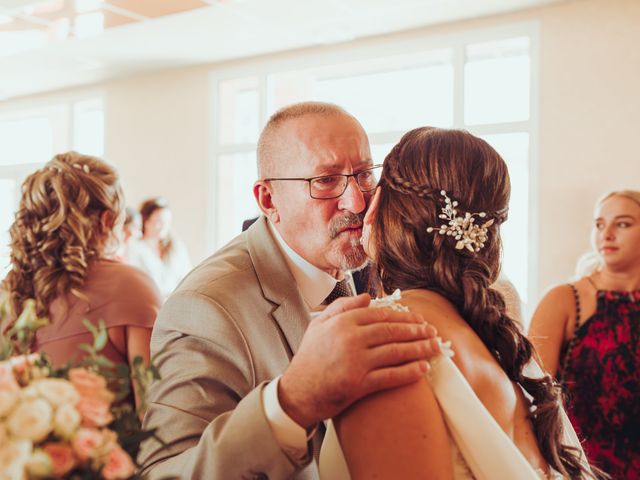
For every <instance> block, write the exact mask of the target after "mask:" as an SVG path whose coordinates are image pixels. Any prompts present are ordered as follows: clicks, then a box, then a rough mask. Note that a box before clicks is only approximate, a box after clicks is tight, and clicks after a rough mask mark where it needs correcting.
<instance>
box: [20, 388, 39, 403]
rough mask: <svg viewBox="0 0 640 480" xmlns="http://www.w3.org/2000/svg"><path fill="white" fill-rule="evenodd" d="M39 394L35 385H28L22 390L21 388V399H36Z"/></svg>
mask: <svg viewBox="0 0 640 480" xmlns="http://www.w3.org/2000/svg"><path fill="white" fill-rule="evenodd" d="M39 396H40V393H38V389H37V388H36V387H34V386H33V385H27V386H26V387H24V388H23V389H22V390H20V400H21V401H23V402H24V401H26V400H35V399H36V398H38V397H39Z"/></svg>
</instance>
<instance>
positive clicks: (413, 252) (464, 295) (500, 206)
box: [338, 127, 584, 479]
mask: <svg viewBox="0 0 640 480" xmlns="http://www.w3.org/2000/svg"><path fill="white" fill-rule="evenodd" d="M510 193H511V187H510V183H509V173H508V169H507V165H506V163H505V162H504V160H503V159H502V158H501V157H500V155H499V154H498V153H497V152H496V151H495V150H494V149H493V148H492V147H491V146H490V145H489V144H488V143H487V142H485V141H484V140H482V139H480V138H478V137H475V136H473V135H471V134H470V133H468V132H466V131H462V130H444V129H437V128H430V127H424V128H418V129H415V130H412V131H410V132H408V133H407V134H405V135H404V136H403V137H402V139H401V140H400V142H399V143H398V144H397V145H395V146H394V148H393V149H392V150H391V152H390V153H389V154H388V155H387V157H386V158H385V161H384V165H383V169H382V175H381V178H380V181H379V184H378V189H377V190H376V193H375V195H374V197H373V199H372V200H371V202H370V204H369V209H368V211H367V214H366V216H365V218H364V227H363V236H362V243H363V246H364V248H365V251H366V252H367V254H368V255H369V257H370V258H371V259H372V260H373V268H372V271H373V278H374V279H375V281H376V285H377V286H378V287H379V290H380V291H381V292H393V291H395V290H396V289H399V290H401V291H403V292H404V294H403V302H406V303H407V305H408V306H409V307H410V308H411V309H412V310H414V311H417V312H419V313H421V314H422V315H423V316H424V318H425V320H426V321H427V322H429V323H431V324H433V325H434V326H435V327H436V328H437V329H438V331H439V334H440V335H441V336H442V337H443V338H444V339H445V340H451V341H452V347H453V349H454V351H455V353H456V355H455V356H454V358H453V361H454V362H455V363H456V364H457V365H458V367H459V370H460V371H461V372H462V375H463V376H464V377H466V380H467V382H465V381H464V379H462V378H459V377H460V372H458V371H457V370H458V369H456V368H455V366H454V365H451V364H450V362H449V364H450V366H451V370H450V372H449V373H450V374H451V375H453V376H455V377H456V378H458V379H459V380H460V382H458V384H461V385H462V387H461V388H462V389H463V390H464V389H466V390H468V388H466V384H467V383H468V384H469V385H470V386H471V388H472V390H473V391H474V392H475V394H476V396H477V397H479V399H480V400H481V402H482V403H483V404H484V407H483V406H482V405H479V408H477V409H476V406H478V405H477V402H475V404H474V407H473V408H474V412H476V413H477V414H478V415H480V416H482V418H483V419H484V420H487V421H486V422H485V423H484V425H485V426H486V427H487V428H489V429H491V430H492V431H494V433H496V435H497V436H498V437H500V438H503V439H504V440H506V442H507V443H508V445H509V449H511V450H512V451H513V452H515V454H516V455H517V451H516V449H515V448H514V445H515V446H516V447H517V449H519V450H520V452H522V454H523V457H524V460H523V459H522V458H521V457H520V456H518V457H519V458H520V459H521V460H522V465H523V468H524V469H528V466H527V465H526V463H527V462H528V463H529V464H530V465H532V466H533V467H534V468H540V469H541V470H542V471H545V472H546V471H549V469H548V468H547V466H550V467H552V468H553V469H555V470H557V471H560V472H562V473H563V474H564V475H565V476H567V477H570V478H584V476H583V472H584V468H583V465H582V464H581V463H580V461H579V460H578V457H577V454H576V451H577V450H576V449H572V448H569V447H567V446H565V445H563V444H562V443H561V439H562V430H563V417H562V412H561V406H560V400H559V396H558V395H559V393H558V390H557V388H556V386H555V385H554V384H553V380H552V379H551V378H550V377H549V376H546V377H543V378H540V377H535V378H534V377H531V376H528V375H527V374H526V373H525V367H527V366H528V365H529V364H530V363H531V361H532V358H533V355H534V349H533V346H532V344H531V342H530V341H529V340H528V339H527V338H526V337H525V336H524V335H523V334H522V332H521V331H520V329H519V327H518V326H517V325H516V323H515V322H514V321H513V320H512V319H511V318H509V316H508V315H507V313H506V308H505V301H504V298H503V297H502V295H501V294H500V293H498V292H497V291H495V290H493V289H492V288H490V285H492V284H493V283H494V282H495V281H496V279H497V277H498V275H499V272H500V257H501V252H502V245H501V239H500V225H501V224H502V223H503V222H504V221H505V220H506V219H507V213H508V205H509V196H510ZM434 292H437V293H434ZM520 387H522V388H523V389H524V390H526V392H527V394H528V396H529V398H530V399H531V402H532V403H531V405H532V408H531V413H530V409H529V404H528V401H527V398H525V394H524V393H523V392H522V390H521V388H520ZM434 391H435V387H434V388H433V389H432V388H431V384H430V383H429V382H427V381H426V380H425V381H424V382H417V384H416V385H411V386H407V387H403V388H400V389H397V390H396V391H390V392H384V393H382V394H378V395H372V396H371V397H369V398H366V399H364V400H363V401H362V402H360V404H359V405H358V406H356V408H354V409H353V410H352V411H350V412H347V413H346V415H345V416H344V418H345V419H347V421H346V423H345V424H346V425H348V424H351V425H352V426H354V425H355V428H354V430H355V431H357V432H358V433H357V435H356V436H355V437H354V436H352V437H351V439H350V440H348V441H346V442H344V443H345V445H346V450H347V451H348V450H350V447H351V443H352V441H356V442H360V444H361V445H366V448H367V449H370V450H371V452H374V453H373V454H372V455H369V457H375V458H374V459H372V458H367V456H365V457H362V459H363V462H362V465H363V470H362V472H364V475H365V476H367V475H368V474H369V473H376V474H378V472H380V471H383V470H385V469H386V467H387V466H389V469H388V470H385V471H386V472H387V473H388V474H389V477H388V478H409V477H407V475H409V476H411V475H412V472H411V469H412V468H414V469H416V470H417V471H418V472H420V471H422V470H425V471H427V470H429V471H431V472H437V473H434V474H433V476H432V478H439V479H445V478H454V475H457V473H456V474H454V472H453V471H452V466H451V455H452V454H453V455H454V456H455V450H456V448H455V447H456V446H460V445H458V444H457V443H456V444H452V443H451V442H450V435H449V433H448V425H446V424H445V416H443V414H442V410H443V409H445V408H447V406H446V405H440V404H439V399H440V397H438V398H436V394H435V393H434ZM468 393H469V395H471V392H468ZM474 400H475V399H474ZM468 407H469V405H466V406H461V407H459V408H461V409H465V408H467V409H468ZM487 411H488V412H489V414H490V415H491V416H492V417H493V419H495V422H494V421H493V420H492V419H491V418H489V417H488V415H487ZM376 417H381V418H382V420H377V419H376ZM484 420H483V421H484ZM358 422H364V423H366V426H367V431H366V435H368V437H362V435H364V434H365V432H364V431H362V428H358V426H357V423H358ZM339 423H340V422H339ZM496 423H497V424H498V426H499V427H500V428H497V427H496V425H495V424H496ZM338 429H339V433H340V434H342V436H343V437H345V438H347V437H349V428H346V429H342V431H340V429H341V425H338ZM500 430H502V431H504V432H505V433H506V435H507V436H508V439H511V442H510V441H509V440H508V439H505V438H504V435H502V432H500ZM454 437H455V435H454ZM480 438H482V437H481V434H480ZM340 440H341V443H342V438H341V439H340ZM454 440H456V442H458V439H454ZM487 444H491V439H487ZM484 446H485V445H482V444H481V445H480V447H481V448H478V449H477V450H478V451H484V448H482V447H484ZM358 448H361V447H356V448H355V449H354V451H351V452H347V455H351V453H353V454H354V457H352V458H355V457H357V456H358V454H359V452H358ZM460 450H461V449H460ZM367 453H369V452H367ZM412 453H413V455H412ZM416 454H419V455H420V456H419V457H418V458H416V457H415V455H416ZM506 455H507V456H509V455H511V454H506ZM525 460H526V461H525ZM495 461H496V462H497V463H499V462H500V461H501V459H500V458H498V457H496V459H495ZM352 464H354V462H352ZM350 466H351V465H350ZM397 469H400V470H402V475H396V476H395V477H394V476H393V474H394V473H397ZM394 470H395V471H394ZM413 475H414V478H423V477H420V476H415V473H414V474H413ZM378 477H379V478H385V476H384V475H383V474H380V475H378ZM458 477H459V475H458Z"/></svg>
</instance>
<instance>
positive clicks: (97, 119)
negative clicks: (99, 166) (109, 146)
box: [73, 99, 104, 157]
mask: <svg viewBox="0 0 640 480" xmlns="http://www.w3.org/2000/svg"><path fill="white" fill-rule="evenodd" d="M73 114H74V117H73V148H74V149H75V150H76V151H78V152H80V153H84V154H85V155H95V156H97V157H102V156H103V155H104V107H103V103H102V100H99V99H92V100H85V101H82V102H76V103H75V104H74V105H73Z"/></svg>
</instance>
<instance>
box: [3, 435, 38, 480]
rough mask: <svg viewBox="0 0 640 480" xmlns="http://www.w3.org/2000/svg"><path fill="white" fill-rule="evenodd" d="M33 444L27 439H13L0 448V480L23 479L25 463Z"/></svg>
mask: <svg viewBox="0 0 640 480" xmlns="http://www.w3.org/2000/svg"><path fill="white" fill-rule="evenodd" d="M32 449H33V446H32V445H31V442H30V441H29V440H13V441H11V442H9V443H8V444H7V445H4V446H3V447H2V448H0V478H1V479H2V480H5V479H6V480H24V479H25V478H26V477H25V471H24V468H25V465H26V463H27V461H28V460H29V457H30V455H31V450H32Z"/></svg>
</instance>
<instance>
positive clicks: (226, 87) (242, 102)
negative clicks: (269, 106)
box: [218, 77, 260, 144]
mask: <svg viewBox="0 0 640 480" xmlns="http://www.w3.org/2000/svg"><path fill="white" fill-rule="evenodd" d="M218 98H219V100H220V109H219V116H218V135H219V139H220V140H219V142H220V143H223V144H237V143H256V142H257V141H258V135H259V134H260V92H259V91H258V79H257V77H250V78H240V79H234V80H225V81H222V82H220V84H219V97H218Z"/></svg>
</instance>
